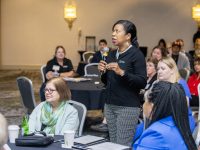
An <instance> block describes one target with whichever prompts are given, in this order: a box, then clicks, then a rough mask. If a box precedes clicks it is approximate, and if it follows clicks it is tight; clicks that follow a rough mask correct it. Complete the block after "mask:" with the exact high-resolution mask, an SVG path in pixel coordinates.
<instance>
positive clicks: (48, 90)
mask: <svg viewBox="0 0 200 150" xmlns="http://www.w3.org/2000/svg"><path fill="white" fill-rule="evenodd" d="M54 91H56V90H54V89H44V92H45V93H46V92H48V93H49V94H52V93H53V92H54Z"/></svg>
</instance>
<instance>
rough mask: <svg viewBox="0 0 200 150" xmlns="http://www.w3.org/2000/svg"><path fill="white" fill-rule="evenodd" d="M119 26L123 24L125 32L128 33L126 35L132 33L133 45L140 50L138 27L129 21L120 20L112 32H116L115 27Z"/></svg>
mask: <svg viewBox="0 0 200 150" xmlns="http://www.w3.org/2000/svg"><path fill="white" fill-rule="evenodd" d="M117 24H121V25H123V27H124V31H125V32H126V34H128V33H130V34H131V43H132V45H133V46H136V47H137V48H139V44H138V41H137V29H136V26H135V25H134V24H133V23H132V22H130V21H128V20H118V21H117V22H116V23H115V24H114V25H113V27H112V30H114V27H115V26H116V25H117Z"/></svg>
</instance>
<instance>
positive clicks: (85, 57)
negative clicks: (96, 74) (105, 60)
mask: <svg viewBox="0 0 200 150" xmlns="http://www.w3.org/2000/svg"><path fill="white" fill-rule="evenodd" d="M94 53H95V52H93V51H86V52H84V53H83V61H84V62H88V59H89V57H90V56H93V55H94Z"/></svg>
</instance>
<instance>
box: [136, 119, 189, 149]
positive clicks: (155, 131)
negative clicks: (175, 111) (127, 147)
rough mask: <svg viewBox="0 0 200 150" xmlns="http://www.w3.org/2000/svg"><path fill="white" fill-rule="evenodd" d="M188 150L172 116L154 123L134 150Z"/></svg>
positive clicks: (141, 137)
mask: <svg viewBox="0 0 200 150" xmlns="http://www.w3.org/2000/svg"><path fill="white" fill-rule="evenodd" d="M146 149H151V150H153V149H156V150H187V146H186V145H185V142H184V141H183V138H182V136H181V134H180V132H179V130H178V128H177V127H176V126H175V124H174V121H173V119H172V117H171V116H169V117H166V118H164V119H161V120H159V121H156V122H154V123H153V124H152V125H150V126H149V127H148V128H147V129H146V130H145V131H144V132H143V133H142V135H141V136H140V138H139V139H138V140H137V141H136V142H135V143H134V145H133V150H146Z"/></svg>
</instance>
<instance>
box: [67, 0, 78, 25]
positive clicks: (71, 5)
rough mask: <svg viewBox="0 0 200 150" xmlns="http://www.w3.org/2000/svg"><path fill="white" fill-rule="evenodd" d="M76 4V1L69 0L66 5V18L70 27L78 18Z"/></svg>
mask: <svg viewBox="0 0 200 150" xmlns="http://www.w3.org/2000/svg"><path fill="white" fill-rule="evenodd" d="M76 18H77V16H76V5H75V2H74V1H72V0H69V1H68V2H66V3H65V7H64V19H65V21H67V23H68V25H69V28H70V29H71V28H72V24H73V22H74V21H75V20H76Z"/></svg>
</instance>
